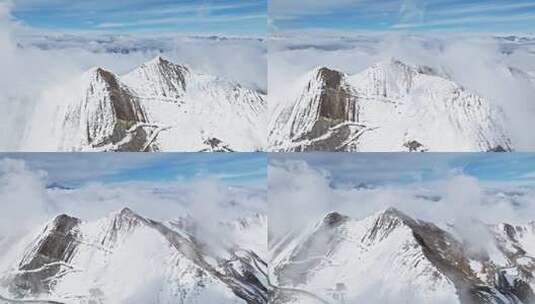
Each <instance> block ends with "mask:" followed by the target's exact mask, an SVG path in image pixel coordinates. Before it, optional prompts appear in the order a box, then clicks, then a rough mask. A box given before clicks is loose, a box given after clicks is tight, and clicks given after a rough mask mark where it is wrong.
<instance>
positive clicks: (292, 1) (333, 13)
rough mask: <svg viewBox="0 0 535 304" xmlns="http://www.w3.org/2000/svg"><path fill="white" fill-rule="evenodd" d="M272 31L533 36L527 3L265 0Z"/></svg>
mask: <svg viewBox="0 0 535 304" xmlns="http://www.w3.org/2000/svg"><path fill="white" fill-rule="evenodd" d="M269 16H270V24H271V25H272V28H273V29H276V30H277V29H278V30H295V29H318V28H319V29H336V30H346V31H351V30H363V31H368V30H372V31H399V30H404V31H406V30H409V31H422V30H462V31H477V32H531V33H533V32H535V1H533V0H514V1H506V0H329V1H317V0H270V2H269Z"/></svg>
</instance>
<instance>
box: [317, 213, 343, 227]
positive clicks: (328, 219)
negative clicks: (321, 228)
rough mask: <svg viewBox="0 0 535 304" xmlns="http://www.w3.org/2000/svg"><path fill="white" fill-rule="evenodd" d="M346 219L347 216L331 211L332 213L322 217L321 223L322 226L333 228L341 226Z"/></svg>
mask: <svg viewBox="0 0 535 304" xmlns="http://www.w3.org/2000/svg"><path fill="white" fill-rule="evenodd" d="M347 219H349V217H348V216H346V215H343V214H340V213H338V212H336V211H332V212H329V213H327V214H326V215H325V216H324V217H323V220H322V222H323V223H324V224H326V225H327V226H329V227H334V226H338V225H340V224H342V223H343V222H345V221H346V220H347Z"/></svg>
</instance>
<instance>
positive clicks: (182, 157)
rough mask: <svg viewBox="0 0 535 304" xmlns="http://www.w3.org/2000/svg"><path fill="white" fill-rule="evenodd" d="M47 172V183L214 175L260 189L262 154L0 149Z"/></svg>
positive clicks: (263, 175) (73, 184)
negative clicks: (37, 151) (27, 151)
mask: <svg viewBox="0 0 535 304" xmlns="http://www.w3.org/2000/svg"><path fill="white" fill-rule="evenodd" d="M5 158H9V159H21V160H24V161H25V162H26V164H27V166H28V167H29V168H30V169H33V170H42V171H45V172H46V173H47V182H48V183H49V184H54V183H58V184H60V185H63V186H70V187H76V186H79V185H83V184H85V183H89V182H102V183H117V182H131V181H147V182H158V181H175V180H176V181H180V180H193V179H202V178H213V179H218V180H220V181H223V182H225V183H228V184H229V185H236V186H254V187H265V186H264V185H265V181H266V161H267V160H266V155H265V154H264V153H229V154H220V153H151V154H146V153H118V154H117V153H2V154H0V160H1V159H5Z"/></svg>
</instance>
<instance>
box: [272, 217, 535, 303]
mask: <svg viewBox="0 0 535 304" xmlns="http://www.w3.org/2000/svg"><path fill="white" fill-rule="evenodd" d="M509 226H510V225H509ZM528 226H529V227H528ZM528 226H517V227H516V228H515V231H516V233H513V232H510V233H507V231H508V230H509V228H505V230H504V227H506V226H504V225H498V226H489V228H488V229H489V232H492V235H493V236H494V238H495V244H496V246H495V247H494V248H495V250H489V251H485V252H483V251H478V252H474V251H472V250H470V247H469V246H468V245H467V244H466V243H465V242H463V241H460V240H458V239H457V238H456V237H454V236H453V235H452V234H451V233H449V232H447V231H445V230H442V229H441V228H439V227H438V226H436V225H434V224H432V223H428V222H423V221H419V220H414V219H412V218H410V217H408V216H407V215H405V214H403V213H401V212H400V211H398V210H395V209H387V210H385V211H382V212H379V213H377V214H374V215H372V216H369V217H367V218H365V219H362V220H356V219H353V218H350V217H347V216H344V215H341V214H339V213H336V212H333V213H329V214H327V215H325V216H324V217H323V218H322V219H321V220H320V221H319V222H318V223H317V224H315V225H314V226H312V227H311V229H310V230H309V231H307V232H304V233H302V234H300V235H299V236H297V237H295V236H294V237H291V238H290V239H285V240H278V241H275V242H273V243H270V251H271V254H272V257H271V263H270V267H269V271H270V280H271V282H272V284H274V285H275V286H277V287H278V288H279V290H280V292H279V294H280V296H279V298H278V300H279V302H280V303H463V304H464V303H500V304H502V303H524V304H527V303H534V301H535V296H534V294H533V290H534V285H533V283H534V280H533V275H534V274H535V272H534V271H535V268H534V267H533V266H534V264H533V252H532V249H533V248H532V247H533V246H532V241H533V238H534V237H535V230H534V226H533V225H531V224H530V225H528ZM511 227H512V226H511ZM504 233H505V234H504ZM513 234H514V238H513V237H512V235H513ZM489 248H490V247H489ZM505 248H510V252H509V253H508V251H507V250H505ZM524 248H526V249H524ZM511 252H514V253H511Z"/></svg>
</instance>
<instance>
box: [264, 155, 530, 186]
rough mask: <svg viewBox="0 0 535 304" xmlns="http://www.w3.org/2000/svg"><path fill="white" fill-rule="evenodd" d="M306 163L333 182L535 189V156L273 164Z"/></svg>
mask: <svg viewBox="0 0 535 304" xmlns="http://www.w3.org/2000/svg"><path fill="white" fill-rule="evenodd" d="M287 161H305V162H306V163H307V164H309V165H310V166H312V167H313V168H316V169H320V170H325V171H326V172H329V175H330V178H331V179H332V180H333V181H335V182H336V181H340V182H355V183H360V182H368V183H378V184H382V183H411V182H426V181H433V180H440V179H446V178H448V177H452V176H455V175H459V174H465V175H470V176H473V177H476V178H477V179H479V180H481V181H489V182H491V181H492V182H494V181H504V182H509V181H516V182H522V183H533V185H535V153H336V154H326V153H296V154H286V153H272V154H270V156H269V163H270V164H272V165H275V166H277V165H278V164H284V163H285V162H287Z"/></svg>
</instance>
